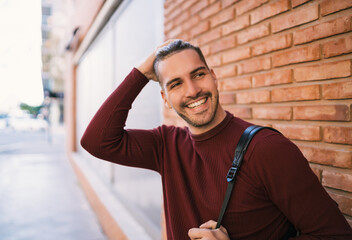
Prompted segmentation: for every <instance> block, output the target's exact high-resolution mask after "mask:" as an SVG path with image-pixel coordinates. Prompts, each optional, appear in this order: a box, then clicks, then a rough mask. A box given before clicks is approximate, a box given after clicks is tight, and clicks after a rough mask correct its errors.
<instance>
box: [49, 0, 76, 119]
mask: <svg viewBox="0 0 352 240" xmlns="http://www.w3.org/2000/svg"><path fill="white" fill-rule="evenodd" d="M69 11H70V6H69V2H68V1H53V0H42V81H43V90H44V109H43V113H44V115H45V117H46V118H50V119H49V120H50V122H51V123H52V122H54V124H62V123H63V120H64V119H63V113H64V108H63V107H64V103H63V98H64V77H65V75H64V74H65V67H66V64H65V58H64V53H65V40H66V38H65V36H66V27H67V25H68V20H69Z"/></svg>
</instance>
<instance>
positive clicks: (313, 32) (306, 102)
mask: <svg viewBox="0 0 352 240" xmlns="http://www.w3.org/2000/svg"><path fill="white" fill-rule="evenodd" d="M351 18H352V1H351V0H339V1H336V0H315V1H314V0H312V1H307V0H275V1H272V0H242V1H241V0H165V37H166V39H168V38H181V39H185V40H188V41H190V42H192V43H194V44H196V45H199V46H200V47H201V49H202V50H203V52H204V54H205V56H206V58H207V61H208V64H209V65H210V66H211V67H212V68H214V70H215V73H216V74H217V76H218V79H219V90H220V101H221V103H222V105H223V106H224V107H225V109H226V110H228V111H230V112H232V113H233V114H234V115H236V116H238V117H240V118H243V119H246V120H248V121H250V122H253V123H256V124H262V125H269V126H273V127H274V128H277V129H278V130H280V131H281V132H282V133H283V134H284V135H285V136H287V137H288V138H290V139H291V140H292V141H293V142H295V143H296V144H297V145H298V146H299V147H300V149H301V150H302V152H303V153H304V155H305V156H306V157H307V159H308V161H309V162H310V164H311V167H312V169H313V171H314V172H315V173H316V175H317V177H318V178H319V180H320V181H321V183H322V184H323V185H324V186H325V187H326V189H327V191H328V192H329V194H330V195H331V196H332V197H333V198H334V199H335V200H336V201H337V202H338V204H339V207H340V209H341V211H342V212H343V214H345V216H346V218H347V220H348V221H349V223H350V225H352V124H351V103H352V81H351V75H352V64H351V56H352V35H351V30H352V23H351ZM164 115H165V116H164V117H165V121H164V122H165V123H166V124H176V125H184V123H183V121H182V120H180V118H179V117H178V116H177V115H176V114H175V113H173V112H172V111H170V110H168V109H165V111H164Z"/></svg>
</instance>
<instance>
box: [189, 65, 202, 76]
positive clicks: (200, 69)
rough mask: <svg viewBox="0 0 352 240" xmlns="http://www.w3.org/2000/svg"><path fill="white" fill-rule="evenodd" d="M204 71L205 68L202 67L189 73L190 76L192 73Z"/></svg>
mask: <svg viewBox="0 0 352 240" xmlns="http://www.w3.org/2000/svg"><path fill="white" fill-rule="evenodd" d="M204 69H206V67H204V66H201V67H198V68H196V69H194V70H193V71H192V72H190V74H194V73H196V72H198V71H199V70H204Z"/></svg>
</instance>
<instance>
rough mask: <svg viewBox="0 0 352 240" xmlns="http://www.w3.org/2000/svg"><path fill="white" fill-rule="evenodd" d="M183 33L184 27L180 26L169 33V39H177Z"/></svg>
mask: <svg viewBox="0 0 352 240" xmlns="http://www.w3.org/2000/svg"><path fill="white" fill-rule="evenodd" d="M181 33H182V26H181V25H179V26H177V27H175V28H174V29H172V30H171V31H170V32H168V33H167V36H166V37H167V38H176V37H177V36H179V35H180V34H181Z"/></svg>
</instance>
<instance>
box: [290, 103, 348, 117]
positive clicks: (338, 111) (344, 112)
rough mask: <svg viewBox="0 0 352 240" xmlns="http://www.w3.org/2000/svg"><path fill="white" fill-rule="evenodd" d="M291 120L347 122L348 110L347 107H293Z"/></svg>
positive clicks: (340, 105)
mask: <svg viewBox="0 0 352 240" xmlns="http://www.w3.org/2000/svg"><path fill="white" fill-rule="evenodd" d="M293 119H296V120H322V121H349V120H350V109H349V107H348V106H347V105H342V104H339V105H311V106H296V107H293Z"/></svg>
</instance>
